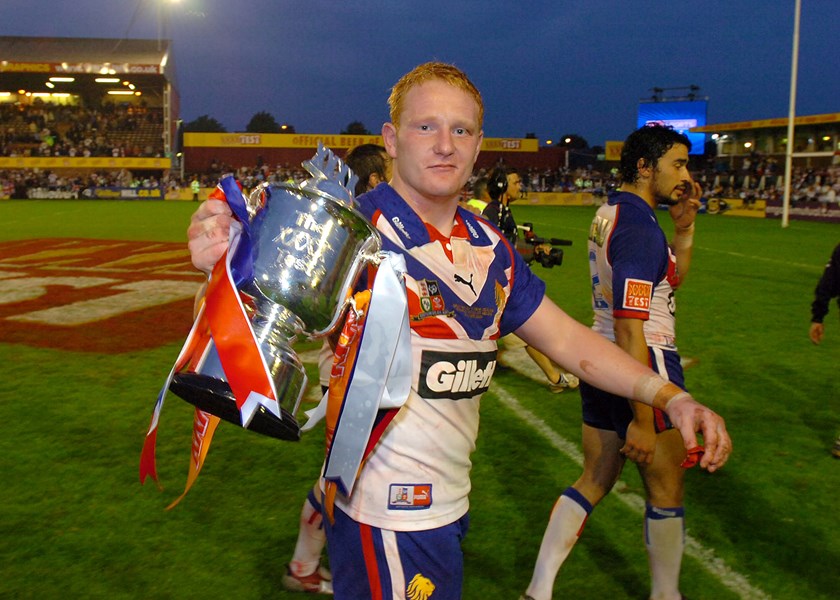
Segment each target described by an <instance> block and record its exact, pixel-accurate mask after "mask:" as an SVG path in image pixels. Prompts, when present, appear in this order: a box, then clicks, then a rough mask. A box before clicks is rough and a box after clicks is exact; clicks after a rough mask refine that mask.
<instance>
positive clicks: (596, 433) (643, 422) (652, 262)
mask: <svg viewBox="0 0 840 600" xmlns="http://www.w3.org/2000/svg"><path fill="white" fill-rule="evenodd" d="M690 149H691V142H689V141H688V138H686V137H685V136H684V135H682V134H680V133H678V132H676V131H674V130H672V129H670V128H668V127H664V126H660V125H653V126H647V127H642V128H641V129H639V130H637V131H635V132H633V133H632V134H631V135H630V136H629V137H628V138H627V140H626V142H625V144H624V148H623V150H622V153H621V175H622V181H623V183H622V186H621V189H620V191H618V192H616V193H613V194H611V195H610V197H609V200H608V201H607V203H606V204H604V205H602V206H601V207H600V208H599V209H598V211H597V212H596V214H595V218H594V220H593V222H592V226H591V228H590V232H589V266H590V272H591V277H592V305H593V309H594V312H595V323H594V325H593V329H594V330H595V331H596V332H598V333H599V334H601V335H602V336H604V337H605V338H607V339H609V340H612V341H614V342H615V343H616V344H617V345H618V346H619V347H620V348H622V349H624V350H625V351H627V352H628V353H629V354H630V355H632V356H633V357H635V358H636V360H638V361H639V362H641V363H644V364H645V365H650V366H651V367H652V368H653V369H654V370H655V371H656V372H657V373H659V374H660V375H662V376H663V377H665V378H666V379H668V380H669V381H670V382H671V383H673V384H675V385H678V386H679V387H680V388H683V389H685V386H684V381H683V372H682V367H681V366H680V357H679V354H678V353H677V346H676V337H675V326H674V325H675V320H674V311H675V304H674V290H675V289H676V288H677V286H678V285H679V284H680V281H681V279H682V278H684V277H685V275H686V274H687V273H688V269H689V266H690V264H691V253H692V245H693V237H694V222H695V217H696V215H697V210H698V208H699V207H700V202H699V198H700V194H701V189H700V186H699V184H697V183H695V182H694V181H693V180H692V178H691V175H690V174H689V172H688V152H689V150H690ZM659 204H666V205H668V206H669V207H670V209H669V213H670V217H671V219H672V220H673V223H674V237H673V241H672V243H671V245H670V246H669V244H668V240H667V238H666V235H665V232H664V231H663V230H662V228H661V227H660V226H659V223H658V221H657V217H656V212H655V210H656V207H657V205H659ZM580 388H581V400H582V405H583V454H584V462H583V474H582V475H581V476H580V478H579V479H578V480H577V481H576V482H575V483H574V484H573V485H572V486H570V487H569V488H567V489H566V490H565V491H564V492H563V494H562V495H561V496H560V498H559V499H558V500H557V502H556V504H555V506H554V509H553V511H552V513H551V517H550V520H549V523H548V527H547V528H546V531H545V535H544V537H543V540H542V545H541V546H540V551H539V555H538V557H537V562H536V566H535V567H534V573H533V576H532V579H531V583H530V585H529V586H528V589H527V592H526V596H525V598H526V599H532V600H548V599H549V598H551V596H552V590H553V587H554V580H555V578H556V576H557V572H558V571H559V569H560V567H561V566H562V564H563V562H564V561H565V560H566V558H567V557H568V555H569V553H570V552H571V550H572V548H573V547H574V545H575V543H576V542H577V540H578V536H579V535H580V533H581V532H582V530H583V526H584V524H585V523H586V520H587V518H588V517H589V514H590V513H591V512H592V509H593V508H594V507H595V506H596V505H597V504H598V502H600V501H601V500H602V499H603V498H604V496H606V495H607V494H608V493H609V491H610V490H611V489H612V487H613V485H614V484H615V482H616V481H617V480H618V477H619V475H620V474H621V471H622V468H623V467H624V463H625V460H626V459H627V458H629V459H630V460H632V461H634V462H635V463H636V464H637V467H638V469H639V472H640V474H641V476H642V480H643V482H644V485H645V491H646V501H647V507H646V511H645V518H644V534H645V544H646V546H647V550H648V559H649V564H650V570H651V593H650V597H651V599H653V600H679V599H680V598H681V595H680V592H679V574H680V563H681V560H682V554H683V544H684V539H683V538H684V519H683V514H684V510H683V478H684V470H685V469H684V467H683V466H681V465H683V464H684V461H686V460H687V457H686V449H685V447H684V446H683V440H682V438H681V436H680V432H679V431H677V430H676V429H674V428H673V427H672V425H671V423H670V421H669V419H668V417H667V415H665V414H663V413H662V412H661V411H659V410H655V409H651V408H650V407H649V406H644V405H641V404H639V403H638V402H634V401H628V399H626V398H622V397H620V396H616V395H613V394H610V393H608V392H605V391H603V390H600V389H598V388H596V387H593V386H592V385H589V384H587V383H585V382H582V383H581V386H580ZM686 465H687V463H686Z"/></svg>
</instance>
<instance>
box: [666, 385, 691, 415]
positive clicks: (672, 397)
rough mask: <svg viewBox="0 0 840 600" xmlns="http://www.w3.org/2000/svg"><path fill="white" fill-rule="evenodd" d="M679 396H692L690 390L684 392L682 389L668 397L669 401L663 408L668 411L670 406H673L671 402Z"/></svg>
mask: <svg viewBox="0 0 840 600" xmlns="http://www.w3.org/2000/svg"><path fill="white" fill-rule="evenodd" d="M677 398H680V399H682V398H691V394H689V393H688V392H684V391H682V390H680V392H679V393H677V394H674V395H673V396H671V397H670V398H668V401H667V402H666V403H665V408H663V409H662V410H664V411H665V412H668V407H669V406H671V402H673V401H674V400H676V399H677Z"/></svg>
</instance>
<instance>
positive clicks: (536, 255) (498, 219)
mask: <svg viewBox="0 0 840 600" xmlns="http://www.w3.org/2000/svg"><path fill="white" fill-rule="evenodd" d="M521 189H522V178H521V177H520V176H519V173H518V172H517V171H516V169H512V168H511V169H506V168H504V167H496V168H495V169H493V171H491V172H490V175H489V177H488V181H487V193H488V195H489V196H490V202H489V203H488V204H487V206H486V207H484V211H483V212H482V213H481V214H482V216H483V217H484V218H485V219H487V220H488V221H490V222H491V223H492V224H493V225H495V226H496V227H498V228H499V231H501V232H502V234H503V235H504V236H505V238H507V240H508V241H509V242H510V243H511V245H512V246H514V247H515V248H516V251H517V252H518V253H519V254H520V255H522V257H523V258H524V259H525V262H527V263H528V264H530V263H531V262H533V261H534V260H537V261H538V262H539V263H540V264H541V265H542V266H544V267H553V266H554V265H555V264H557V265H559V264H560V263H561V262H562V261H563V251H562V250H560V249H558V248H552V246H551V245H550V244H548V243H546V241H545V240H543V239H542V238H537V237H536V235H535V234H534V231H533V226H532V225H531V224H530V223H527V224H526V225H527V228H520V227H517V226H516V221H515V220H514V218H513V213H512V212H511V210H510V203H511V202H513V201H514V200H516V199H517V198H519V193H520V191H521ZM519 229H523V236H522V239H520V237H519ZM552 241H553V242H554V241H557V242H562V240H552ZM503 339H504V342H505V348H506V349H508V350H513V349H516V348H520V347H521V345H522V344H523V342H522V340H520V339H519V338H518V337H516V336H515V335H514V334H509V335H507V336H505V337H504V338H503ZM525 351H526V352H527V353H528V356H530V357H531V360H533V361H534V362H535V363H536V364H537V366H538V367H539V368H540V369H541V370H542V372H543V373H545V376H546V378H547V379H548V384H549V385H548V387H549V389H550V390H551V391H552V392H554V393H555V394H557V393H560V392H562V391H563V390H564V389H566V388H570V389H574V388H576V387H578V385H579V384H580V381H579V380H578V378H577V377H575V376H574V375H572V374H571V373H567V372H566V371H564V370H563V369H562V368H560V367H559V366H558V365H557V364H556V363H555V362H554V361H552V360H551V359H550V358H548V357H547V356H545V355H544V354H542V353H541V352H539V351H538V350H536V349H535V348H532V347H531V346H528V345H525Z"/></svg>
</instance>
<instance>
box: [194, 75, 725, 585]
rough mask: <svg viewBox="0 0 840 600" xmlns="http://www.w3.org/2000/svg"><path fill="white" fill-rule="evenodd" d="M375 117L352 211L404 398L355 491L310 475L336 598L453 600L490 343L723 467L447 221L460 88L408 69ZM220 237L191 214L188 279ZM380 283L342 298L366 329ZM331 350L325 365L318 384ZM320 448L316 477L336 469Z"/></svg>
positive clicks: (589, 341) (631, 375)
mask: <svg viewBox="0 0 840 600" xmlns="http://www.w3.org/2000/svg"><path fill="white" fill-rule="evenodd" d="M389 106H390V118H391V122H389V123H385V124H384V125H383V128H382V136H383V140H384V144H385V147H386V149H387V151H388V154H389V155H390V156H391V158H392V159H393V165H392V169H393V171H392V178H391V181H390V184H389V185H388V184H383V185H379V186H378V187H377V188H376V189H375V190H373V191H371V192H369V193H367V194H363V195H362V196H361V197H359V198H358V199H357V203H358V209H359V211H360V212H361V213H362V214H363V215H364V216H365V217H366V218H367V219H368V220H369V221H370V223H371V224H372V225H373V227H374V228H375V229H376V231H377V232H378V235H379V236H381V240H382V248H383V250H385V251H387V252H389V253H392V254H393V255H396V256H398V257H400V258H401V259H403V260H404V263H405V264H404V272H403V273H401V274H402V277H403V281H404V286H405V295H406V299H407V309H408V319H407V321H408V323H409V325H410V359H411V360H410V362H411V369H410V371H411V375H410V389H406V392H407V393H406V395H407V397H406V398H402V399H399V398H398V399H394V398H391V399H392V400H396V401H394V402H393V403H392V404H388V405H386V404H383V403H380V404H379V406H380V408H381V410H379V414H378V415H377V417H376V421H375V423H374V424H373V430H372V431H370V430H368V431H369V433H368V436H369V438H370V439H364V440H361V442H362V444H363V445H365V446H366V450H367V454H366V458H365V460H364V462H363V463H362V465H361V467H360V468H359V469H358V470H357V471H356V477H355V480H353V481H347V480H346V479H345V480H342V481H339V483H338V485H337V490H336V485H335V484H336V481H335V480H334V479H331V477H330V471H329V469H330V467H329V465H327V467H326V470H325V474H324V475H325V484H324V487H325V489H326V490H327V497H329V489H330V486H331V485H332V487H333V490H334V491H333V495H334V500H332V501H330V503H331V504H332V503H333V502H334V508H332V509H330V510H327V508H326V507H325V511H326V513H327V515H328V517H329V518H325V519H324V522H325V525H326V530H327V540H328V552H329V557H330V567H331V569H332V572H333V585H334V589H335V595H336V596H337V597H339V598H382V597H388V598H390V597H400V598H402V597H407V598H411V599H415V598H417V599H419V598H428V597H429V595H430V594H431V593H432V592H434V598H435V600H440V599H452V600H455V599H459V598H461V595H462V577H463V557H462V553H461V548H460V543H461V539H462V538H463V537H464V535H465V534H466V531H467V527H468V508H469V504H468V494H469V490H470V467H471V463H470V454H471V452H472V451H473V449H474V448H475V440H476V436H477V433H478V409H479V401H480V398H481V395H482V393H483V392H484V391H486V390H487V389H488V387H489V384H490V380H491V377H492V374H493V371H494V368H495V365H496V361H495V357H496V345H497V340H498V339H499V337H501V336H503V335H506V334H508V333H512V332H515V333H516V334H517V335H518V336H519V337H521V338H522V339H523V340H525V341H526V342H527V343H528V344H529V345H532V346H533V347H535V348H537V349H539V350H540V351H541V352H543V353H544V354H546V355H547V356H549V357H550V358H551V359H552V360H554V361H555V362H557V363H558V364H560V365H563V367H564V368H566V369H567V370H569V371H570V372H572V373H573V374H575V375H576V376H578V377H580V378H581V379H583V380H585V381H588V382H589V383H591V384H592V385H595V386H597V387H599V388H602V389H605V390H608V391H610V392H612V393H614V394H618V395H621V396H626V397H632V398H634V399H636V400H639V401H641V402H644V403H646V404H650V405H652V406H655V407H657V408H661V409H664V410H665V411H666V412H667V413H668V415H669V416H670V417H671V420H672V421H673V422H674V424H675V426H676V427H677V428H678V429H679V430H680V432H681V433H682V436H683V439H684V441H685V445H686V447H687V448H692V447H694V446H696V445H697V440H696V436H695V433H696V432H701V433H702V434H703V437H704V443H705V447H706V453H705V455H704V456H703V458H702V460H701V466H702V467H704V468H707V469H708V470H709V471H714V470H716V469H718V468H719V467H721V466H723V464H724V463H725V462H726V460H727V458H728V456H729V453H730V452H731V448H732V444H731V440H730V439H729V436H728V434H727V432H726V427H725V425H724V422H723V419H721V417H719V416H718V415H717V414H715V413H714V412H712V411H711V410H709V409H707V408H706V407H704V406H702V405H700V404H698V403H697V402H696V401H695V400H694V399H693V398H692V397H691V396H690V395H689V394H687V393H685V392H683V391H682V390H681V389H679V388H678V387H676V386H674V385H672V384H669V383H668V382H666V381H665V380H664V379H662V378H660V377H659V376H658V375H656V374H655V373H654V372H653V371H651V370H650V369H648V368H647V367H645V366H644V365H642V364H640V363H639V362H637V361H635V360H634V359H633V358H631V357H630V356H629V355H628V354H626V353H625V352H623V351H622V350H620V349H619V348H618V347H616V346H615V345H614V344H612V343H610V342H608V341H607V340H605V339H604V338H603V337H602V336H600V335H598V334H597V333H594V332H593V331H591V330H590V329H589V328H588V327H585V326H583V325H581V324H579V323H577V322H576V321H574V320H573V319H572V318H571V317H569V316H568V315H566V314H565V313H564V312H563V311H562V310H560V309H559V308H558V307H557V306H556V305H555V304H554V303H553V302H552V301H551V300H549V299H548V298H547V297H546V296H545V284H544V283H543V282H542V281H540V280H539V279H538V278H537V277H536V276H535V275H533V274H532V273H531V271H530V269H529V268H528V266H527V265H526V264H525V263H524V261H523V260H522V258H521V257H520V256H519V254H518V253H517V252H516V251H515V249H514V248H513V247H511V245H510V243H509V242H508V241H507V240H505V239H504V237H503V235H502V234H501V233H500V232H499V231H498V229H497V228H496V227H494V226H493V225H491V224H489V223H488V222H487V221H485V220H484V219H482V218H480V217H478V216H476V215H474V214H472V213H470V212H468V211H466V210H464V209H461V208H459V207H458V197H459V193H460V191H461V189H462V187H463V186H464V184H465V182H466V181H467V178H468V177H469V176H470V174H471V172H472V168H473V165H474V163H475V160H476V158H477V156H478V153H479V150H480V148H481V142H482V138H483V131H482V122H483V110H484V109H483V103H482V99H481V95H480V94H479V92H478V90H477V89H476V88H475V86H474V85H473V84H472V82H471V81H470V80H469V79H468V78H467V77H466V75H465V74H464V73H463V72H461V71H460V70H458V69H457V68H455V67H453V66H451V65H447V64H442V63H426V64H423V65H420V66H418V67H416V68H415V69H413V70H412V71H411V72H409V73H408V74H406V75H404V76H403V77H402V78H401V79H400V80H399V81H398V82H397V84H396V85H395V86H394V88H393V90H392V92H391V96H390V98H389ZM236 222H237V219H236V218H235V217H234V216H233V215H232V213H231V209H230V207H229V205H228V203H225V202H222V201H217V200H209V201H206V202H204V203H202V205H201V206H200V207H199V208H198V210H197V211H196V212H195V214H194V215H193V218H192V221H191V224H190V227H189V230H188V236H189V248H190V252H191V255H192V259H193V264H194V265H195V266H196V267H197V268H199V269H201V270H203V271H205V272H207V273H210V272H211V270H213V268H214V266H215V265H216V263H217V261H219V259H220V258H221V257H222V256H223V255H224V254H225V252H226V250H227V249H228V245H229V238H230V231H231V225H232V224H234V223H236ZM237 226H238V225H234V229H235V228H236V227H237ZM371 270H372V269H371ZM401 270H402V267H399V268H398V269H397V272H400V271H401ZM383 277H384V275H383V269H382V267H381V266H380V267H379V269H378V270H377V272H376V273H375V275H372V276H371V277H361V278H360V279H359V283H358V284H357V287H362V288H365V287H366V288H374V289H373V297H374V299H373V300H372V301H371V302H372V306H371V315H372V314H373V312H375V311H374V310H373V309H374V308H375V307H374V306H373V303H375V296H376V289H375V288H376V286H377V285H378V284H379V280H380V279H382V278H383ZM389 277H390V275H389ZM351 313H352V311H351ZM371 318H372V316H371ZM346 329H347V325H345V330H346ZM364 337H367V334H365V336H364ZM346 350H348V348H346V347H344V348H342V349H341V352H339V349H338V348H337V350H336V361H335V363H334V368H333V374H334V375H336V373H338V372H339V371H340V370H341V369H338V368H337V366H338V365H339V363H340V361H341V360H343V357H344V355H343V354H342V353H343V352H344V351H346ZM349 350H350V352H351V353H352V352H357V353H358V356H357V360H360V361H361V360H363V356H362V355H363V354H364V353H365V352H370V351H372V350H369V349H367V348H366V346H365V342H364V338H363V339H362V340H361V342H359V343H358V344H357V345H356V346H351V347H350V348H349ZM339 354H341V356H339ZM343 373H345V375H344V376H343V378H342V379H340V380H339V379H331V382H330V392H329V393H330V394H334V393H335V394H341V393H342V392H344V393H347V394H349V392H347V390H334V389H333V387H334V386H333V383H334V381H338V383H339V384H340V385H337V386H336V387H340V386H346V387H347V388H348V389H352V388H353V386H354V385H355V384H356V383H357V382H355V381H353V379H354V378H356V375H349V376H348V375H346V373H347V371H343ZM374 383H375V384H378V385H379V387H383V386H385V385H386V382H385V381H380V382H374ZM375 387H376V385H374V386H373V388H375ZM373 388H369V389H373ZM371 393H373V392H371ZM377 397H378V398H382V395H381V394H379V395H377ZM382 407H384V408H382ZM345 416H346V415H344V414H342V419H343V418H345ZM328 424H329V421H328ZM340 427H341V426H340V425H339V428H338V429H340ZM338 429H337V430H336V431H338ZM336 435H337V434H336ZM377 438H378V439H377ZM369 442H370V443H369ZM336 443H337V441H336V440H334V441H333V446H332V450H331V455H330V456H328V462H329V461H330V459H338V458H340V457H336V456H335V455H336V454H337V450H336Z"/></svg>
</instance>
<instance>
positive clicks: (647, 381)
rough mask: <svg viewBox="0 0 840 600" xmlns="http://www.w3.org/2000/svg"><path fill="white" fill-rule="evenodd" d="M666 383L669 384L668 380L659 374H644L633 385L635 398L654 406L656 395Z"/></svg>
mask: <svg viewBox="0 0 840 600" xmlns="http://www.w3.org/2000/svg"><path fill="white" fill-rule="evenodd" d="M666 385H668V382H667V381H666V380H665V379H663V378H662V377H660V376H659V375H656V374H654V375H642V377H640V378H639V380H638V381H636V384H635V385H634V386H633V398H634V399H636V400H638V401H639V402H644V403H645V404H647V405H649V406H654V399H655V398H656V395H657V394H658V393H659V392H660V390H662V388H663V387H665V386H666Z"/></svg>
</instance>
